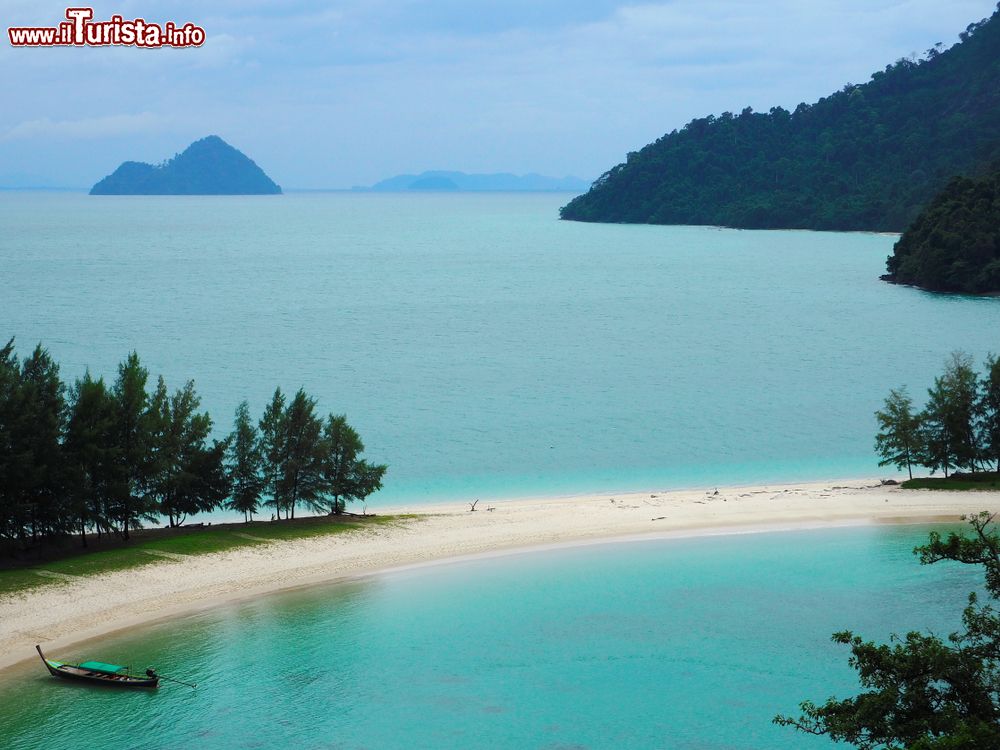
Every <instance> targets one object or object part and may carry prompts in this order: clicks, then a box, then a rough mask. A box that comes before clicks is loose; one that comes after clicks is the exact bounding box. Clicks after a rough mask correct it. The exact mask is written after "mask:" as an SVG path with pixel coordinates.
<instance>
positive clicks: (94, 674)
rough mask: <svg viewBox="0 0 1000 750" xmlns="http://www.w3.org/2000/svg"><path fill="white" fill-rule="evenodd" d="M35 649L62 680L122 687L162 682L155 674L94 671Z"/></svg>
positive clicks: (51, 670) (150, 685) (149, 685)
mask: <svg viewBox="0 0 1000 750" xmlns="http://www.w3.org/2000/svg"><path fill="white" fill-rule="evenodd" d="M35 649H36V650H37V651H38V655H39V656H40V657H41V658H42V663H43V664H45V668H46V669H47V670H48V671H49V674H50V675H52V676H53V677H58V678H60V679H62V680H71V681H73V682H83V683H87V684H90V685H104V686H106V687H122V688H155V687H156V686H157V685H159V684H160V678H159V677H158V676H155V675H154V676H152V677H149V676H147V677H138V676H136V675H131V674H110V673H107V672H99V671H94V670H92V669H85V668H83V667H80V666H78V665H76V664H63V663H62V662H58V661H53V660H51V659H47V658H45V654H43V653H42V649H41V648H39V647H38V646H35Z"/></svg>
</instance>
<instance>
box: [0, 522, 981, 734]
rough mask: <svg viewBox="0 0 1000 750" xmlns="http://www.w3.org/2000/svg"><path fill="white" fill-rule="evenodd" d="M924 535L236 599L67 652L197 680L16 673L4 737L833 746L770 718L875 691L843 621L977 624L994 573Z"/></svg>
mask: <svg viewBox="0 0 1000 750" xmlns="http://www.w3.org/2000/svg"><path fill="white" fill-rule="evenodd" d="M925 540H926V530H925V529H921V528H914V527H882V528H879V527H872V528H860V529H858V528H854V529H835V530H827V531H808V532H802V531H800V532H785V533H777V534H773V533H768V534H755V535H743V536H725V537H713V538H705V539H681V540H667V541H657V542H633V543H629V544H610V545H601V546H591V547H582V548H574V549H564V550H557V551H547V552H538V553H528V554H523V555H517V556H510V557H502V558H494V559H488V560H474V561H468V562H461V563H457V564H449V565H445V566H438V567H432V568H423V569H417V570H410V571H408V572H403V573H396V574H389V575H382V576H378V577H375V578H372V579H369V580H364V581H360V582H356V583H352V584H348V585H339V586H333V587H325V588H318V589H311V590H308V591H304V592H298V593H292V594H285V595H280V596H273V597H267V598H263V599H259V600H256V601H253V602H250V603H246V604H241V605H238V606H228V607H224V608H221V609H216V610H212V611H208V612H204V613H201V614H198V615H195V616H191V617H187V618H184V619H181V620H179V621H176V622H172V623H169V624H165V625H159V626H155V627H152V628H149V629H146V630H144V631H141V632H135V633H131V634H129V635H127V636H122V637H117V638H111V639H106V640H104V641H102V642H101V643H98V644H90V645H87V646H86V647H78V648H74V649H69V650H68V651H67V652H66V653H59V654H53V656H57V657H63V658H66V659H73V658H79V659H85V658H101V659H105V660H110V661H116V660H117V661H118V663H131V664H133V665H135V666H136V667H137V668H145V667H146V666H147V665H150V664H152V665H156V666H157V667H158V668H159V669H160V671H161V672H162V673H163V674H167V675H171V674H172V675H174V676H177V677H180V678H182V679H189V680H193V681H196V682H197V683H198V685H199V687H198V689H197V690H190V689H188V688H184V687H181V686H179V685H171V684H166V683H165V684H164V685H162V686H161V688H160V689H159V690H158V691H156V692H147V693H122V692H119V691H114V690H110V689H107V688H104V689H101V688H97V689H94V688H89V687H80V686H76V685H73V684H68V683H62V682H59V681H56V680H53V679H52V678H51V677H49V676H48V675H47V674H46V673H45V672H44V670H43V668H42V666H41V664H39V663H37V660H36V661H35V662H33V663H31V664H28V665H26V666H25V667H24V668H19V669H18V670H17V671H16V672H12V673H8V674H6V675H5V677H4V679H3V681H0V746H2V747H4V748H7V749H9V750H36V748H42V747H45V748H67V749H75V748H89V747H112V746H113V747H118V748H144V749H147V750H156V749H160V748H162V749H164V750H167V749H170V750H173V749H175V748H199V750H201V749H202V748H204V749H205V750H217V749H218V750H221V749H224V748H275V749H277V750H283V749H284V748H296V750H312V749H313V748H338V749H342V750H355V749H360V748H373V749H387V748H388V749H391V748H406V749H409V748H428V749H433V750H441V749H450V748H490V749H491V750H508V749H509V750H527V749H530V748H546V749H553V748H578V749H585V748H590V749H593V750H596V749H598V748H608V749H609V750H618V749H620V748H642V749H643V750H650V749H652V748H669V749H670V750H785V749H788V750H791V749H792V748H795V749H796V750H800V749H806V750H809V749H812V748H815V749H821V748H830V747H833V745H832V744H831V743H829V742H827V741H826V740H824V739H822V738H812V737H807V736H804V735H799V734H797V733H795V732H792V731H790V730H787V729H781V728H778V727H775V726H772V725H771V724H770V720H771V718H772V717H773V716H774V715H775V714H776V713H778V712H785V713H794V712H795V710H796V708H797V706H798V703H799V702H800V701H802V700H805V699H807V698H809V699H814V700H817V701H822V700H825V699H826V698H827V697H829V696H830V695H833V694H837V695H839V696H841V697H847V696H850V695H854V694H856V692H857V690H858V686H857V684H856V682H855V678H854V674H853V672H852V671H851V670H850V669H849V668H848V667H847V663H846V662H847V656H848V652H847V650H846V649H845V648H843V647H841V646H836V645H834V644H832V643H831V642H830V640H829V636H830V634H831V633H833V632H834V631H837V630H841V629H844V628H852V629H855V630H856V631H857V632H859V633H861V634H863V635H865V636H868V637H871V638H874V639H877V640H884V639H886V638H887V637H888V636H889V634H890V633H892V632H900V633H902V632H905V631H907V630H909V629H921V630H926V629H933V630H934V631H936V632H938V633H941V634H946V633H948V632H950V630H952V629H954V628H956V627H957V626H958V624H959V620H958V612H959V611H960V610H961V607H962V606H963V604H964V602H965V596H966V593H967V592H968V591H969V590H971V589H973V588H975V587H976V586H977V584H978V580H977V578H976V576H975V575H974V572H973V571H970V570H968V569H960V567H961V566H955V567H946V566H940V565H939V566H932V567H921V566H920V565H919V564H918V563H917V562H916V560H915V558H914V557H913V555H912V554H911V552H910V550H911V549H912V547H913V546H914V545H915V544H917V543H921V542H923V541H925Z"/></svg>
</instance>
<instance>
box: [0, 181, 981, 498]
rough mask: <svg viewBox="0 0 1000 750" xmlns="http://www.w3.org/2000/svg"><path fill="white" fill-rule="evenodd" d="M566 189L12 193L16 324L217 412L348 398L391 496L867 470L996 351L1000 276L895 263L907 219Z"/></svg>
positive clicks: (3, 281) (7, 221) (11, 321)
mask: <svg viewBox="0 0 1000 750" xmlns="http://www.w3.org/2000/svg"><path fill="white" fill-rule="evenodd" d="M567 199H568V196H565V195H545V194H542V195H537V194H536V195H517V194H501V195H371V194H291V195H286V196H283V197H279V198H271V197H263V198H258V197H250V198H246V197H239V198H236V197H233V198H230V197H219V198H216V197H212V198H203V197H199V198H168V197H136V198H92V197H89V196H86V195H78V194H44V193H36V194H31V193H4V194H0V288H2V295H0V336H2V337H4V338H6V337H7V336H9V335H16V336H17V340H18V343H19V347H20V350H21V352H22V353H26V352H27V351H28V350H29V349H30V348H31V347H32V346H33V345H34V344H35V343H36V342H38V341H41V342H43V343H44V344H45V345H46V346H48V347H49V348H50V350H51V351H52V353H53V355H54V356H55V357H56V358H57V360H58V361H59V362H60V363H62V366H63V374H64V377H66V378H67V379H70V380H72V379H73V378H76V377H79V376H80V375H82V374H83V372H84V370H85V369H86V368H90V370H91V372H93V373H95V374H100V375H104V376H106V377H109V378H112V377H113V375H114V372H115V368H116V366H117V363H118V362H119V361H120V360H121V359H122V358H123V357H124V355H125V354H126V353H127V352H128V351H129V350H131V349H133V348H134V349H136V350H137V351H138V352H139V353H140V355H141V356H142V358H143V360H144V362H145V364H146V365H147V366H148V367H149V369H150V370H151V372H152V373H153V374H154V375H155V374H157V373H163V374H164V375H165V376H166V378H167V381H168V385H169V386H170V387H172V388H173V387H178V386H180V385H181V384H182V383H183V382H184V381H185V380H186V379H188V378H194V379H195V381H196V383H197V387H198V389H199V392H200V393H201V394H202V396H203V399H204V401H203V405H204V406H205V407H206V408H208V409H209V410H210V411H211V413H212V415H213V417H215V419H216V422H217V423H218V427H219V430H220V432H226V431H228V430H229V428H230V425H231V421H232V413H233V410H234V409H235V407H236V405H237V404H238V403H239V401H240V400H242V399H244V398H246V399H249V400H250V404H251V408H252V410H253V412H254V413H256V414H259V413H260V412H261V411H262V409H263V405H264V403H265V402H266V400H267V399H268V398H269V396H270V394H271V392H272V391H273V389H274V387H275V386H276V385H279V384H280V385H281V386H282V387H283V388H284V389H285V390H286V391H294V390H295V389H296V388H298V387H299V386H304V387H305V388H306V389H307V390H308V391H309V392H310V393H313V394H315V395H317V396H318V397H319V398H320V407H321V408H322V409H324V410H326V411H334V412H338V413H339V412H346V413H347V415H348V417H349V419H350V420H351V421H352V423H354V424H356V425H357V426H358V427H359V429H360V431H361V433H362V435H363V437H364V439H365V442H366V444H367V446H368V449H369V450H368V452H369V454H370V455H371V457H373V458H374V459H376V460H379V461H383V462H386V463H388V464H389V466H390V472H389V474H388V477H387V482H386V487H385V490H384V491H383V492H382V493H381V495H380V496H378V497H377V498H375V499H374V500H373V503H372V505H373V506H374V507H377V506H378V504H379V503H384V502H388V501H396V500H407V501H421V500H425V499H427V500H429V499H442V498H448V499H451V498H464V497H504V496H516V495H525V494H532V493H562V492H571V491H603V490H622V489H636V490H641V489H654V488H655V489H663V488H667V487H679V486H704V485H708V486H713V485H717V484H726V483H740V482H753V481H771V480H777V479H787V480H796V479H805V478H836V477H847V476H863V475H872V474H875V473H878V472H880V471H881V472H885V471H886V470H879V469H878V468H877V462H876V460H875V457H874V455H873V449H872V442H873V437H872V436H873V433H874V419H873V417H872V413H873V411H874V410H875V409H876V408H878V407H879V406H880V405H881V401H882V399H883V398H884V396H885V395H886V393H887V392H888V390H889V389H890V388H892V387H894V386H898V385H901V384H908V385H909V386H910V387H911V389H912V391H913V393H914V394H915V395H917V396H918V397H919V396H921V395H922V394H923V392H924V389H925V388H926V387H928V386H929V385H930V384H931V381H932V379H933V376H934V375H935V374H937V373H938V372H939V371H940V369H941V366H942V362H943V360H944V358H945V357H946V356H947V355H948V353H949V352H951V351H952V350H954V349H964V350H967V351H969V352H970V353H973V354H974V355H975V356H976V357H977V358H980V359H981V357H982V356H983V355H984V354H985V353H986V352H988V351H989V350H990V349H991V348H992V349H993V350H995V351H1000V337H998V336H997V331H1000V299H981V298H970V297H964V298H961V297H944V296H935V295H931V294H927V293H923V292H919V291H915V290H912V289H905V288H898V287H892V286H888V285H886V284H884V283H882V282H880V281H879V280H878V275H879V273H881V272H882V271H883V263H884V259H885V256H886V255H887V254H888V253H889V252H890V250H891V247H892V243H893V238H890V237H880V236H873V235H858V234H832V233H831V234H822V233H809V232H742V231H730V230H721V229H714V228H699V227H653V226H623V225H594V224H577V223H570V222H560V221H558V220H557V219H556V216H557V209H558V207H559V205H560V204H562V203H564V202H565V201H566V200H567Z"/></svg>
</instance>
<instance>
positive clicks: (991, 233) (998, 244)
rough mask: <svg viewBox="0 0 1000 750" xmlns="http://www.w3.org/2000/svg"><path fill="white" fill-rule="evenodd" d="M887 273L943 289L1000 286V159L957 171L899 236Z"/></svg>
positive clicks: (973, 289)
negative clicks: (975, 170) (972, 173)
mask: <svg viewBox="0 0 1000 750" xmlns="http://www.w3.org/2000/svg"><path fill="white" fill-rule="evenodd" d="M886 268H887V269H888V273H887V274H886V276H885V277H884V278H886V279H887V280H889V281H894V282H896V283H900V284H912V285H914V286H919V287H921V288H923V289H929V290H932V291H938V292H967V293H982V292H998V291H1000V163H998V164H997V165H995V166H994V168H993V169H992V170H991V173H990V174H988V175H987V176H985V177H983V178H981V179H970V178H967V177H956V178H955V179H953V180H952V181H951V182H949V183H948V185H947V186H946V187H945V188H944V190H943V191H942V192H941V193H939V194H938V195H937V196H936V197H935V198H934V200H932V201H931V202H930V203H929V204H928V206H927V207H926V208H925V209H924V210H923V211H922V212H921V213H920V215H919V216H918V217H917V219H916V221H914V222H913V224H912V225H911V226H910V227H909V229H907V230H906V231H905V232H904V233H903V236H902V237H900V238H899V241H898V242H897V243H896V245H895V247H894V248H893V254H892V255H891V256H889V259H888V260H887V261H886Z"/></svg>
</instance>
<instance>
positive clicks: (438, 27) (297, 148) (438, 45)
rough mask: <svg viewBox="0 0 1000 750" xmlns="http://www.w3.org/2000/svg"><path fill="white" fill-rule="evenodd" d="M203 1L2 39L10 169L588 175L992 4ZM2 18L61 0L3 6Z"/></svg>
mask: <svg viewBox="0 0 1000 750" xmlns="http://www.w3.org/2000/svg"><path fill="white" fill-rule="evenodd" d="M273 6H274V4H271V3H266V2H253V1H250V2H233V1H232V0H224V1H223V2H218V3H213V6H212V8H211V9H206V8H204V7H201V5H200V4H198V3H193V2H184V1H183V0H180V1H176V2H155V3H153V2H136V1H134V0H126V1H124V2H118V3H114V4H109V5H103V6H99V7H95V9H94V11H95V20H97V21H101V20H107V19H108V18H110V17H111V16H112V15H113V14H119V15H122V16H123V17H124V18H126V19H129V18H137V17H142V18H145V19H147V20H148V21H150V22H158V23H164V22H167V21H174V22H177V23H178V24H183V23H185V22H187V21H191V22H193V23H196V24H198V25H200V26H202V27H204V29H205V31H206V34H207V41H206V43H205V45H204V46H203V47H200V48H187V49H161V50H143V49H136V48H132V47H128V48H121V47H111V48H75V47H63V48H33V49H28V48H14V47H12V46H11V45H10V43H9V42H8V43H6V44H4V45H3V46H2V47H0V64H2V65H3V67H4V70H5V71H6V72H7V75H5V76H4V79H3V81H2V83H0V92H3V95H4V98H5V101H6V102H8V103H9V106H7V107H5V108H4V111H3V112H2V113H0V185H5V186H6V185H10V184H11V183H12V182H14V183H19V184H20V185H27V184H28V183H32V182H34V183H35V186H39V187H45V186H53V187H54V186H60V187H71V188H86V187H89V186H90V185H93V184H94V183H95V182H96V181H97V180H99V179H101V178H102V177H104V176H105V175H107V174H109V173H111V172H112V171H113V170H114V169H115V168H116V167H117V166H118V165H119V164H120V163H121V162H123V161H127V160H132V161H145V162H151V163H159V162H161V161H163V160H164V159H167V158H170V157H171V156H173V155H174V154H175V153H178V152H180V151H182V150H183V149H184V148H186V147H187V146H188V145H189V144H190V143H191V142H192V141H194V140H197V139H198V138H202V137H204V136H206V135H210V134H216V135H219V136H221V137H222V138H224V139H225V140H226V141H227V142H229V143H230V144H232V145H233V146H235V147H236V148H238V149H240V150H241V151H243V152H244V153H246V154H247V155H248V156H249V157H250V158H252V159H253V160H254V161H256V162H257V163H258V164H259V165H260V166H261V168H262V169H264V171H265V172H267V174H268V175H269V176H271V177H272V178H273V179H274V180H275V181H276V182H278V183H279V184H280V185H281V186H282V187H283V188H285V189H288V190H297V189H298V190H301V189H350V188H351V187H353V186H356V185H364V186H367V185H372V184H374V183H376V182H378V181H380V180H383V179H386V178H388V177H392V176H394V175H399V174H419V173H421V172H424V171H427V170H454V171H461V172H466V173H512V174H517V175H524V174H528V173H537V174H542V175H547V176H552V177H559V178H561V177H566V176H574V177H579V178H582V179H585V180H589V179H593V178H595V177H596V176H598V175H599V174H601V173H602V172H603V171H605V170H606V169H608V168H609V167H611V166H613V165H614V164H616V163H618V162H620V161H622V160H623V159H624V158H625V155H626V154H627V152H629V151H633V150H636V149H638V148H640V147H642V146H643V145H645V144H647V143H649V142H651V141H653V140H655V139H657V138H659V137H660V136H662V135H663V134H664V133H667V132H669V131H670V130H672V129H674V128H679V127H682V126H683V125H684V124H685V123H687V122H688V121H690V120H691V119H693V118H695V117H701V116H705V115H709V114H719V113H721V112H723V111H737V112H738V111H739V110H741V109H743V108H744V107H746V106H751V107H753V108H754V109H755V110H759V111H767V110H768V109H770V108H771V107H773V106H783V107H786V108H788V109H793V108H794V107H795V106H796V105H798V104H799V103H800V102H807V103H811V102H814V101H816V100H817V99H819V98H820V97H822V96H825V95H828V94H830V93H832V92H833V91H836V90H839V89H840V88H842V87H843V86H844V85H845V84H847V83H848V82H852V83H862V82H864V81H866V80H868V78H869V77H870V75H871V73H873V72H875V71H877V70H880V69H883V68H884V67H885V66H886V65H888V64H890V63H892V62H894V61H895V60H897V59H899V58H900V57H905V56H909V55H911V54H917V55H920V54H923V52H924V51H925V50H927V49H928V48H929V47H932V46H934V45H935V44H937V43H939V42H940V43H943V44H944V45H945V46H951V45H952V44H953V43H954V42H956V41H957V39H958V34H959V33H960V32H961V31H963V30H964V29H965V28H966V26H967V25H968V24H970V23H972V22H975V21H978V20H980V19H981V18H984V17H986V16H988V15H990V14H991V13H992V12H993V10H994V9H995V2H994V0H955V2H952V3H948V4H946V5H941V4H939V3H936V2H932V1H931V0H874V1H866V2H862V1H861V0H845V1H841V2H833V1H832V0H824V1H822V2H813V3H808V4H804V3H799V2H793V0H776V1H774V2H735V0H709V1H708V2H696V0H675V1H674V2H667V3H657V2H648V3H641V4H628V3H622V2H617V1H616V0H594V2H589V3H583V4H580V3H571V2H568V0H553V1H552V2H549V3H528V2H525V1H524V0H508V2H503V3H500V2H484V3H479V4H476V6H475V7H470V6H469V4H467V3H459V2H457V1H456V0H433V1H432V0H427V1H425V2H394V3H393V2H389V1H388V0H345V1H344V2H341V3H338V4H337V5H336V6H335V7H333V8H330V7H328V5H327V4H325V3H319V2H313V1H312V0H301V1H300V2H295V3H293V4H282V5H281V6H278V7H273ZM0 8H2V9H3V11H4V12H3V19H4V26H5V27H9V26H47V25H56V24H58V23H59V22H60V21H62V20H65V17H64V12H65V6H55V5H53V6H51V7H40V6H39V4H38V3H37V2H27V1H25V0H12V1H8V2H0Z"/></svg>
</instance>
